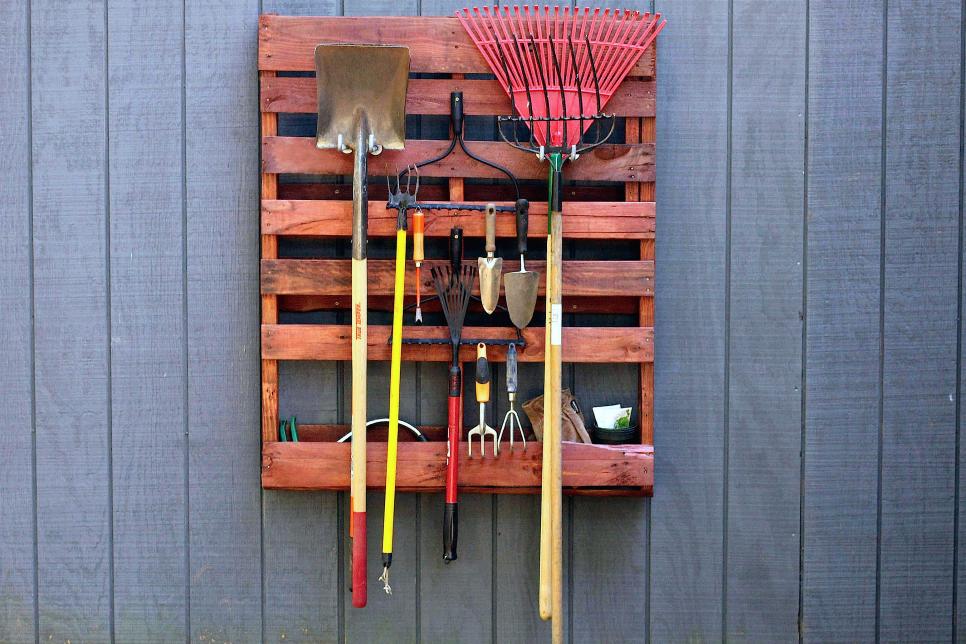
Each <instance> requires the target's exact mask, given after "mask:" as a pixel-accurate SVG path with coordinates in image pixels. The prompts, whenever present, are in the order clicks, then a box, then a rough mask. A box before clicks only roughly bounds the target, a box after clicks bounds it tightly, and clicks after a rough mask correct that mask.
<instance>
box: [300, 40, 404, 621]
mask: <svg viewBox="0 0 966 644" xmlns="http://www.w3.org/2000/svg"><path fill="white" fill-rule="evenodd" d="M315 75H316V84H317V87H318V104H319V121H318V130H317V135H316V142H315V145H316V147H317V148H320V149H332V148H335V149H337V150H339V151H340V152H344V153H345V154H350V153H354V154H355V163H354V164H353V168H352V424H351V429H352V452H351V454H352V457H351V482H352V483H351V492H350V506H351V507H352V521H351V528H350V534H351V535H352V605H353V606H355V607H357V608H362V607H363V606H365V605H366V361H367V360H368V352H367V344H366V343H367V341H368V329H367V320H368V316H367V311H366V299H367V296H368V288H367V281H366V227H367V223H368V221H367V219H368V205H369V201H368V199H369V196H368V189H367V182H366V176H367V172H366V165H367V163H366V162H367V155H369V154H379V153H381V152H382V150H383V148H386V149H390V150H399V149H402V148H403V147H404V145H405V141H406V90H407V88H408V85H409V48H407V47H398V46H388V45H357V44H340V45H319V46H318V47H316V48H315Z"/></svg>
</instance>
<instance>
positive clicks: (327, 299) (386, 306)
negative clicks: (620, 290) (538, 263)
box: [278, 262, 638, 315]
mask: <svg viewBox="0 0 966 644" xmlns="http://www.w3.org/2000/svg"><path fill="white" fill-rule="evenodd" d="M529 267H530V262H527V268H529ZM424 292H426V291H424ZM348 301H349V300H348V298H347V297H346V296H344V295H280V296H279V297H278V307H279V310H280V311H297V312H306V311H332V310H348V304H347V302H348ZM422 302H423V303H422V310H423V313H424V314H428V313H441V312H442V309H441V308H440V305H439V300H429V301H427V300H426V299H425V298H424V299H423V300H422ZM505 304H506V302H505V301H501V305H505ZM407 306H409V305H408V304H407ZM392 307H393V300H392V296H389V295H384V296H374V295H371V294H370V295H369V310H370V311H392ZM545 308H546V302H541V301H540V300H539V298H538V299H537V303H536V306H535V309H534V310H535V311H543V310H544V309H545ZM482 310H483V307H482V306H481V304H480V303H479V302H477V301H473V302H470V305H469V308H468V311H467V314H468V315H469V314H471V313H479V312H480V311H482ZM563 310H564V311H565V312H567V313H590V314H598V315H600V314H603V315H634V314H635V313H637V311H638V303H637V301H636V300H635V299H634V298H627V297H616V298H615V297H573V296H571V297H568V298H567V300H566V302H565V303H564V305H563Z"/></svg>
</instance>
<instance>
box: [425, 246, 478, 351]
mask: <svg viewBox="0 0 966 644" xmlns="http://www.w3.org/2000/svg"><path fill="white" fill-rule="evenodd" d="M431 273H432V276H433V286H435V287H436V293H437V295H439V303H440V305H441V306H442V308H443V315H445V316H446V325H447V326H448V327H449V339H450V343H452V344H453V346H454V347H458V346H459V342H460V334H461V333H462V331H463V320H464V319H465V318H466V309H467V308H468V307H469V304H470V295H471V294H472V292H473V284H474V282H476V267H475V266H473V265H472V264H464V265H462V266H460V267H459V269H458V270H454V269H453V267H451V266H434V267H433V268H432V270H431ZM455 350H456V349H455V348H454V351H455Z"/></svg>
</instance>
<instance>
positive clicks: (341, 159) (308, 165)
mask: <svg viewBox="0 0 966 644" xmlns="http://www.w3.org/2000/svg"><path fill="white" fill-rule="evenodd" d="M447 145H448V144H447V142H446V141H433V140H418V139H417V140H412V139H411V140H408V141H406V149H405V150H385V151H383V153H382V154H380V155H379V156H377V157H370V159H369V175H370V176H373V177H384V176H395V174H396V172H398V170H399V168H405V167H406V166H407V165H409V164H411V163H418V162H419V161H422V160H424V159H428V158H430V157H433V156H436V155H438V154H440V153H442V152H443V151H444V150H445V149H446V147H447ZM468 146H469V148H470V150H471V151H472V152H473V153H474V154H476V155H478V156H481V157H483V158H485V159H487V160H489V161H493V162H494V163H498V164H500V165H502V166H504V167H506V168H507V169H508V170H509V171H510V172H512V173H513V174H514V175H516V177H517V178H518V179H543V178H544V174H546V167H545V166H544V165H543V164H541V163H540V162H539V160H538V159H537V157H536V155H530V154H522V153H520V152H519V151H517V150H514V149H513V148H511V147H509V146H508V145H507V144H506V143H503V142H502V141H473V142H471V143H470V144H468ZM580 159H581V161H580V163H576V164H574V165H573V167H571V168H568V172H567V176H568V178H570V179H584V180H588V181H653V180H654V146H653V145H648V144H638V145H623V144H616V143H610V144H604V145H602V146H600V147H599V148H595V149H593V150H591V151H590V152H587V153H585V154H583V155H581V157H580ZM262 171H263V172H274V173H299V174H324V175H349V174H352V158H351V157H350V156H349V155H346V154H342V153H341V152H339V151H338V150H334V149H333V150H320V149H318V148H316V147H315V138H314V137H306V136H268V137H264V138H263V139H262ZM419 173H420V176H423V177H466V176H473V177H480V178H485V179H502V178H504V176H505V175H504V174H503V173H502V172H500V171H499V170H495V169H493V168H491V167H489V166H485V165H482V164H480V163H479V162H477V161H474V160H473V159H471V158H470V157H468V156H467V155H466V153H465V152H463V151H462V150H461V149H460V148H459V147H457V148H456V150H454V151H453V153H452V154H450V155H449V156H448V157H446V158H445V159H444V160H442V161H440V162H439V163H434V164H433V165H429V166H424V167H422V168H420V170H419Z"/></svg>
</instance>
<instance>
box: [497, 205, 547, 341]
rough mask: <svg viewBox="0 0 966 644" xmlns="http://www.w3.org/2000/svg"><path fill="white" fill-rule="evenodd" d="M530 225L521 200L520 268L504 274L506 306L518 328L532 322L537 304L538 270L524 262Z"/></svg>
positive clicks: (518, 235) (518, 239)
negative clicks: (528, 266)
mask: <svg viewBox="0 0 966 644" xmlns="http://www.w3.org/2000/svg"><path fill="white" fill-rule="evenodd" d="M528 225H529V217H528V214H527V202H526V201H524V200H520V201H519V202H517V252H518V253H519V254H520V270H519V271H514V272H513V273H507V274H506V275H504V276H503V281H504V283H505V284H506V286H505V288H506V308H507V311H508V312H509V313H510V320H511V321H512V322H513V326H515V327H517V328H518V329H523V328H525V327H526V326H527V325H528V324H530V319H531V318H533V309H534V306H536V304H537V282H538V281H539V276H538V275H537V273H536V271H528V270H527V269H526V266H525V265H524V263H523V256H524V255H526V252H527V228H528Z"/></svg>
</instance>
